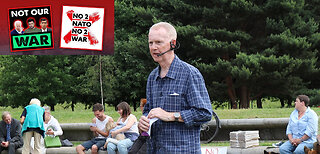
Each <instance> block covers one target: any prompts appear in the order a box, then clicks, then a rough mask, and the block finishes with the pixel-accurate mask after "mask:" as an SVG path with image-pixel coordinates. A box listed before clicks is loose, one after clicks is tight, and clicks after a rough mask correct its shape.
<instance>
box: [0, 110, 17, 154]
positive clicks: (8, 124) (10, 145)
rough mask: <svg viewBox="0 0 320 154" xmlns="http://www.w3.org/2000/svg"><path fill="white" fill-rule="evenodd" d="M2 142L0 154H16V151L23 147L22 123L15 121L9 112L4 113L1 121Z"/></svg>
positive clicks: (0, 134)
mask: <svg viewBox="0 0 320 154" xmlns="http://www.w3.org/2000/svg"><path fill="white" fill-rule="evenodd" d="M0 142H1V145H0V153H1V152H2V151H3V150H8V153H9V154H15V153H16V149H18V148H20V147H22V145H23V140H22V137H21V125H20V122H19V121H18V120H16V119H13V118H12V117H11V115H10V113H9V112H7V111H4V112H3V113H2V121H0Z"/></svg>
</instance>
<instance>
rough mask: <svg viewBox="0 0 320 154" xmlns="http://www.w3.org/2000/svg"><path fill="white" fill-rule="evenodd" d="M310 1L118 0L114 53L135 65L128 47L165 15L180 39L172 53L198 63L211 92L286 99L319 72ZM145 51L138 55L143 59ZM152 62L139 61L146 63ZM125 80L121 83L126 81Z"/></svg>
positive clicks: (234, 100) (243, 98) (238, 100)
mask: <svg viewBox="0 0 320 154" xmlns="http://www.w3.org/2000/svg"><path fill="white" fill-rule="evenodd" d="M313 3H317V2H316V1H308V2H305V1H303V0H300V1H287V0H280V1H245V0H238V1H224V0H218V1H213V2H210V3H208V2H207V1H201V0H200V1H189V0H187V1H186V0H184V1H182V0H175V1H169V2H168V1H163V0H160V1H154V0H147V1H139V0H134V1H121V2H117V3H116V4H117V5H118V6H117V7H119V8H118V9H115V10H118V12H115V15H116V17H118V18H116V21H115V23H116V26H115V27H116V31H115V32H116V40H117V41H119V42H121V43H119V44H116V48H115V49H116V53H115V61H116V62H117V61H121V64H125V65H128V63H126V62H130V63H131V62H132V63H134V64H137V65H139V64H138V63H135V62H136V61H137V59H139V57H137V56H135V55H138V54H139V52H141V50H147V47H144V46H143V40H145V39H142V38H144V37H145V33H146V32H147V30H148V28H149V27H150V26H151V25H152V24H153V23H155V22H158V21H168V22H170V23H172V24H173V25H175V27H176V29H177V31H178V41H179V40H181V48H180V49H179V50H178V51H177V52H176V53H177V54H178V56H180V58H181V59H183V60H186V61H187V62H189V63H191V64H194V65H195V66H196V67H198V68H199V69H200V71H201V72H202V74H203V76H204V78H205V80H206V85H207V87H208V91H209V94H210V97H211V100H215V101H218V102H225V101H230V103H231V105H232V108H248V107H249V102H250V100H253V99H262V98H263V97H278V98H280V99H286V100H288V102H290V101H289V100H292V98H293V97H294V96H293V94H294V92H295V91H297V90H299V89H303V88H307V87H309V86H310V81H312V82H314V83H318V80H314V79H311V78H310V76H312V75H314V74H317V73H319V71H318V69H317V68H318V67H317V66H318V64H317V61H316V59H317V55H318V54H317V53H318V51H319V50H318V49H319V46H318V45H317V44H318V42H319V33H318V31H319V30H318V27H319V24H318V23H317V22H316V21H318V20H315V19H319V15H315V14H316V11H315V10H319V9H318V8H316V7H315V6H313V5H312V4H313ZM124 15H127V16H125V17H124ZM124 43H128V44H124ZM128 49H130V50H128ZM127 51H130V52H127ZM132 53H133V54H132ZM117 54H119V57H118V58H119V59H118V58H117ZM144 56H145V55H143V56H142V57H143V58H140V59H139V60H138V61H140V63H141V62H143V63H147V61H146V59H147V58H144ZM121 64H120V65H121ZM151 66H152V65H147V67H144V68H146V69H145V70H150V67H151ZM121 67H122V66H119V68H121ZM128 68H130V70H131V69H133V70H134V68H131V67H130V65H129V67H128ZM122 70H124V69H122ZM121 72H122V71H121ZM125 72H127V71H125ZM148 72H149V71H148ZM130 74H131V73H130ZM128 75H129V74H128ZM125 79H128V78H125ZM123 81H124V80H123ZM129 83H130V84H131V83H132V82H129ZM139 83H142V81H141V82H139ZM130 84H129V85H130ZM129 85H128V86H126V88H129V87H130V88H131V86H129ZM132 88H134V87H132ZM130 96H131V97H132V96H134V95H130ZM261 107H262V105H261Z"/></svg>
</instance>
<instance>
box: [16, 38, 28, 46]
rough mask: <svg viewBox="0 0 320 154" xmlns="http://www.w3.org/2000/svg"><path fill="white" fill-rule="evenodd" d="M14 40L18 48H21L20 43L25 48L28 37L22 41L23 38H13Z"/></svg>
mask: <svg viewBox="0 0 320 154" xmlns="http://www.w3.org/2000/svg"><path fill="white" fill-rule="evenodd" d="M14 39H15V40H16V42H17V44H18V46H21V45H22V43H23V45H24V46H27V44H28V41H29V37H26V39H24V37H15V38H14Z"/></svg>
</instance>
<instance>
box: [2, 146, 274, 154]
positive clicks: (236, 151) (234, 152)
mask: <svg viewBox="0 0 320 154" xmlns="http://www.w3.org/2000/svg"><path fill="white" fill-rule="evenodd" d="M201 148H212V147H209V146H204V147H201ZM265 150H266V151H268V152H275V153H279V148H268V147H266V146H258V147H252V148H247V149H240V148H231V147H227V153H228V154H259V153H261V154H262V153H264V151H265ZM21 151H22V148H19V149H18V150H17V152H16V153H17V154H21ZM76 153H77V152H76V148H75V147H60V148H47V151H46V154H76ZM85 153H86V154H91V150H88V151H86V152H85ZM2 154H7V152H6V151H4V152H2ZM99 154H107V151H101V150H100V151H99Z"/></svg>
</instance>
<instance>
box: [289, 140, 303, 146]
mask: <svg viewBox="0 0 320 154" xmlns="http://www.w3.org/2000/svg"><path fill="white" fill-rule="evenodd" d="M301 142H302V141H301V139H299V138H296V139H292V142H291V144H292V145H293V146H298V145H299V144H300V143H301Z"/></svg>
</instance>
